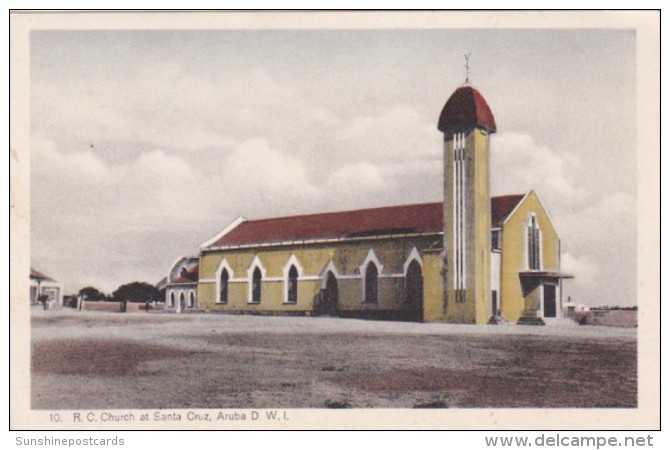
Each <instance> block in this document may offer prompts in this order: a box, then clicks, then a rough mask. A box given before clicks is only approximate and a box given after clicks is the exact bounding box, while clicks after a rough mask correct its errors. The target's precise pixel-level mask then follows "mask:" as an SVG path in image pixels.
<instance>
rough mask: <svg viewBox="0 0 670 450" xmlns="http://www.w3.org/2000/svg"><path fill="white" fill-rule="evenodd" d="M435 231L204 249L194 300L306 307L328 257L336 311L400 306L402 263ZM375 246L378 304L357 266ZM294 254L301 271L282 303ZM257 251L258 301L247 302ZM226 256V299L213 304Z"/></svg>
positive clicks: (260, 307)
mask: <svg viewBox="0 0 670 450" xmlns="http://www.w3.org/2000/svg"><path fill="white" fill-rule="evenodd" d="M436 240H439V236H433V237H416V238H408V237H395V238H389V239H383V240H361V241H351V242H347V243H332V244H328V245H325V244H317V245H308V244H306V245H294V246H281V247H275V248H272V247H261V248H257V249H231V250H222V251H215V252H206V253H203V254H201V256H200V274H199V275H200V282H199V283H198V304H199V306H200V307H201V308H203V309H207V310H212V311H264V312H287V313H288V312H301V313H305V312H309V311H311V310H312V309H313V306H314V302H315V301H316V300H317V299H318V296H319V294H320V290H321V286H322V281H323V276H324V275H325V273H324V269H325V267H326V266H327V265H328V263H329V262H330V261H331V260H332V262H333V264H334V265H335V268H336V270H337V275H338V280H337V281H338V296H339V301H338V308H339V309H340V310H345V311H346V310H366V309H369V310H398V309H402V307H403V305H401V302H402V300H403V299H404V295H403V294H404V278H403V277H401V276H400V277H398V276H389V275H398V274H403V273H404V267H403V265H404V263H405V261H406V260H407V258H408V256H409V255H410V252H411V251H412V248H414V247H416V248H417V250H419V251H421V250H422V249H423V248H426V247H429V246H430V245H431V244H432V243H434V242H435V241H436ZM370 249H373V251H374V253H375V255H376V257H377V259H378V260H379V262H380V263H381V264H382V265H383V269H382V272H381V274H380V277H379V283H378V292H379V295H378V303H377V304H376V305H369V304H364V303H363V302H362V298H363V287H362V279H361V276H360V275H361V274H360V273H359V265H360V264H362V263H363V262H364V260H365V259H366V257H367V255H368V251H369V250H370ZM292 255H295V257H296V258H297V261H298V263H299V265H300V266H301V267H302V269H303V271H302V274H301V276H299V279H298V301H297V303H296V304H286V303H284V289H285V287H284V272H283V271H284V267H285V266H286V264H287V262H288V261H289V259H290V258H291V256H292ZM255 256H258V257H259V259H260V261H261V264H262V266H263V267H264V268H265V270H266V273H265V276H264V279H263V282H262V291H261V302H260V304H250V303H249V301H248V300H249V288H248V283H247V280H248V273H247V271H248V269H249V267H250V265H251V264H252V261H253V259H254V257H255ZM224 257H225V259H226V261H227V263H228V265H229V266H230V268H231V269H232V271H233V273H232V274H230V277H231V280H230V281H229V283H228V303H227V304H222V303H217V302H216V300H217V297H218V293H217V292H216V290H217V283H216V282H215V280H216V278H217V274H216V272H217V268H218V267H219V264H220V263H221V261H222V259H223V258H224Z"/></svg>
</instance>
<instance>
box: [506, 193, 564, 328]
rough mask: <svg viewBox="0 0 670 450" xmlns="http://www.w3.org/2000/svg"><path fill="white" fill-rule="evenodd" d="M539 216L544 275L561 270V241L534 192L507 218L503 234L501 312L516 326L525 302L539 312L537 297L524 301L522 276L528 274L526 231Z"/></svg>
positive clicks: (533, 294) (531, 296) (532, 295)
mask: <svg viewBox="0 0 670 450" xmlns="http://www.w3.org/2000/svg"><path fill="white" fill-rule="evenodd" d="M531 213H535V216H536V217H537V224H538V227H539V228H540V235H541V243H542V247H541V248H542V250H541V261H542V267H541V270H543V271H558V270H559V257H560V255H559V238H558V234H557V233H556V229H555V228H554V227H553V225H552V223H551V221H550V219H549V217H548V216H547V213H546V211H545V210H544V208H543V206H542V204H541V203H540V200H539V199H538V197H537V194H535V192H534V191H530V192H529V193H528V195H527V196H526V197H525V198H524V200H523V201H522V202H521V203H520V204H519V205H518V206H517V208H516V210H515V211H514V212H513V214H512V215H510V216H509V217H508V218H507V221H506V222H505V223H504V224H503V227H502V231H501V239H502V242H501V249H502V254H501V273H500V300H499V301H500V308H501V311H502V316H503V318H505V319H506V320H508V321H514V322H516V321H517V320H519V317H521V315H522V312H523V310H524V308H525V307H526V306H525V302H526V301H527V302H528V307H529V308H535V307H536V306H535V305H536V304H539V300H537V299H535V298H534V296H536V293H531V294H530V295H529V296H528V298H527V299H524V296H523V293H522V289H521V281H520V279H519V272H522V271H526V270H528V265H527V264H528V254H527V250H526V227H527V226H528V222H529V218H530V214H531Z"/></svg>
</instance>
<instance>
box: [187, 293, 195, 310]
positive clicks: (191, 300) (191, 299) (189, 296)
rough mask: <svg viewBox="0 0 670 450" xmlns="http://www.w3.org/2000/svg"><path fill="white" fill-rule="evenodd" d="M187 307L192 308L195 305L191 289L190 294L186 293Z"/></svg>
mask: <svg viewBox="0 0 670 450" xmlns="http://www.w3.org/2000/svg"><path fill="white" fill-rule="evenodd" d="M188 307H189V308H194V307H195V292H194V291H191V293H190V294H188Z"/></svg>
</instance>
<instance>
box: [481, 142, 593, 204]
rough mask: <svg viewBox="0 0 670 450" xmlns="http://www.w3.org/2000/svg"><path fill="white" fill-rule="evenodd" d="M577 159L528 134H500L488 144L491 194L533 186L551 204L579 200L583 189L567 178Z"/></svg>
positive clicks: (526, 188)
mask: <svg viewBox="0 0 670 450" xmlns="http://www.w3.org/2000/svg"><path fill="white" fill-rule="evenodd" d="M578 163H579V160H578V159H577V158H576V157H574V156H572V155H571V154H569V153H559V152H557V151H555V150H552V149H551V148H549V147H548V146H546V145H540V144H537V143H536V142H535V140H534V139H533V137H532V136H531V135H529V134H522V133H501V134H500V135H498V136H494V137H493V138H492V143H491V176H492V179H491V190H492V192H493V194H494V195H503V194H509V193H516V192H528V191H529V190H531V189H534V190H535V191H536V192H538V193H539V194H540V195H541V196H542V197H543V198H548V199H551V201H552V203H554V204H565V203H571V204H574V203H575V202H580V201H583V199H584V197H585V191H584V190H582V189H580V188H579V187H578V186H577V185H576V183H575V181H574V180H572V179H571V178H570V175H569V174H570V167H572V166H575V165H577V164H578Z"/></svg>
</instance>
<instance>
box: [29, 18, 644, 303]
mask: <svg viewBox="0 0 670 450" xmlns="http://www.w3.org/2000/svg"><path fill="white" fill-rule="evenodd" d="M635 45H636V36H635V31H631V30H588V29H581V30H511V29H507V30H486V29H477V30H475V29H473V30H467V29H465V30H463V29H461V30H455V29H425V30H416V29H415V30H409V29H408V30H403V29H394V30H372V29H370V30H181V31H180V30H156V31H146V30H136V31H133V30H125V31H124V30H112V31H96V30H90V31H51V30H43V31H33V32H32V33H31V38H30V52H31V55H30V64H31V68H30V93H31V104H30V107H31V111H30V115H31V129H30V131H31V146H30V151H31V264H32V265H33V267H35V268H36V269H38V270H40V271H42V272H45V273H47V274H49V275H50V276H52V277H53V278H55V279H57V280H59V281H61V282H63V283H64V285H65V293H66V294H69V293H74V292H76V291H78V290H79V289H80V288H82V287H85V286H94V287H97V288H98V289H100V290H102V291H104V292H106V293H111V292H113V291H114V290H115V289H116V288H117V287H118V286H120V285H121V284H124V283H128V282H131V281H146V282H149V283H152V284H154V283H156V282H158V281H159V280H160V279H161V278H162V277H164V276H165V275H166V273H167V271H168V269H169V267H170V265H171V264H172V262H173V261H174V260H176V259H177V258H178V257H180V256H182V255H196V254H197V252H198V247H199V245H200V244H201V243H203V242H205V241H207V240H208V239H209V238H210V237H211V236H213V235H215V234H216V233H217V232H218V231H220V230H221V229H222V228H223V227H225V225H227V224H228V223H229V222H230V221H232V220H233V219H235V218H236V217H237V216H240V215H242V216H244V217H246V218H250V219H253V218H262V217H271V216H283V215H291V214H300V213H314V212H325V211H333V210H343V209H357V208H364V207H374V206H388V205H399V204H406V203H418V202H433V201H440V200H441V198H442V176H443V173H442V171H443V168H442V136H441V133H440V132H439V131H438V130H437V119H438V117H439V114H440V111H441V110H442V107H443V106H444V103H445V102H446V100H447V99H448V98H449V96H450V95H451V93H452V92H453V91H454V90H455V89H456V88H458V87H459V86H460V85H462V84H463V82H464V79H465V69H464V58H463V55H464V54H465V53H470V54H471V57H470V66H471V70H470V81H471V83H472V85H473V86H474V87H476V88H477V89H478V90H479V91H480V92H481V93H482V95H483V96H484V97H485V98H486V100H487V102H488V104H489V106H490V107H491V109H492V111H493V114H494V116H495V119H496V123H497V126H498V132H497V133H496V134H495V135H493V137H492V140H491V169H490V170H491V190H492V192H491V194H492V195H503V194H515V193H525V192H528V191H529V190H531V189H534V190H535V191H536V192H537V194H538V195H539V197H540V199H541V201H542V202H543V204H544V206H545V208H546V209H547V211H548V213H549V215H550V217H551V219H552V221H553V223H554V225H555V227H556V228H557V230H558V233H559V236H560V237H561V243H562V252H563V253H562V269H563V271H564V272H568V273H572V274H574V275H575V277H576V278H575V279H574V280H570V281H568V282H566V283H565V296H570V297H571V299H572V301H574V302H577V303H582V304H586V305H591V306H595V305H614V304H616V305H634V304H636V267H637V265H636V259H637V258H636V253H637V251H636V220H637V219H636V185H637V178H636V126H635V118H636V110H635V108H636V95H635V90H636V80H635V69H636V67H635V56H636V55H635Z"/></svg>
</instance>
